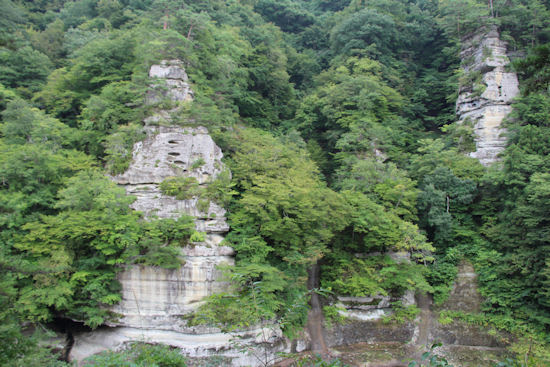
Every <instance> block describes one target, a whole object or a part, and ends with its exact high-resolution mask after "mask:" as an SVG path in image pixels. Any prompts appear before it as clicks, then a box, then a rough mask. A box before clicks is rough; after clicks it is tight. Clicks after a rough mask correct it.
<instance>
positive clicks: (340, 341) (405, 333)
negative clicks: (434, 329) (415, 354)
mask: <svg viewBox="0 0 550 367" xmlns="http://www.w3.org/2000/svg"><path fill="white" fill-rule="evenodd" d="M413 334H414V323H411V322H405V323H403V324H393V323H384V322H382V321H358V320H353V321H352V322H349V323H345V324H342V325H335V326H334V327H333V328H331V329H330V330H328V331H327V333H326V335H325V339H326V341H327V344H328V345H329V346H330V347H334V346H338V345H351V344H356V343H383V342H400V343H407V342H409V341H410V340H411V339H412V337H413Z"/></svg>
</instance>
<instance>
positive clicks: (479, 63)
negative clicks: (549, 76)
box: [456, 28, 519, 166]
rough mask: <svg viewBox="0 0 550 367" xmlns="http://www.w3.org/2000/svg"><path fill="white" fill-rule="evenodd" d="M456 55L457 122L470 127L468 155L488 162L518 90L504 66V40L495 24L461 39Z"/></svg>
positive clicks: (496, 149) (493, 156) (495, 151)
mask: <svg viewBox="0 0 550 367" xmlns="http://www.w3.org/2000/svg"><path fill="white" fill-rule="evenodd" d="M460 57H461V60H462V65H463V75H462V77H461V80H460V90H459V96H458V99H457V101H456V113H457V115H458V119H459V123H466V122H469V123H471V124H472V126H473V128H474V133H475V136H474V138H475V143H476V150H475V152H472V153H471V154H470V156H471V157H474V158H477V159H478V160H479V161H480V162H481V164H483V165H485V166H488V165H490V164H491V163H493V162H495V161H496V160H497V156H498V154H499V153H500V152H501V151H502V150H503V149H504V147H505V145H506V138H505V137H504V136H503V133H504V132H505V130H504V129H503V128H502V127H501V124H502V121H503V119H504V118H505V117H506V116H507V115H508V114H509V113H510V111H511V109H512V108H511V106H510V104H511V102H512V99H513V98H514V97H516V96H517V95H518V93H519V89H518V78H517V76H516V74H515V73H513V72H509V71H507V69H506V67H507V65H508V64H509V63H510V60H509V59H508V56H507V55H506V42H504V41H502V40H501V39H500V38H499V33H498V31H497V29H496V28H493V29H491V30H490V31H489V32H486V33H481V34H477V35H475V36H473V37H471V38H469V39H466V40H464V42H463V47H462V52H461V54H460Z"/></svg>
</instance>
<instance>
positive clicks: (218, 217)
mask: <svg viewBox="0 0 550 367" xmlns="http://www.w3.org/2000/svg"><path fill="white" fill-rule="evenodd" d="M146 130H147V138H146V139H145V140H144V141H141V142H138V143H136V144H135V146H134V150H133V158H132V162H131V164H130V167H129V168H128V170H127V171H126V172H124V173H122V174H120V175H117V176H115V177H113V180H114V181H115V182H117V183H118V184H119V185H123V186H124V187H125V188H126V192H127V193H128V194H129V195H134V196H135V197H136V201H135V202H134V203H133V204H132V208H133V209H135V210H139V211H141V212H143V213H144V215H145V217H146V218H154V217H157V218H178V217H180V216H181V215H182V214H187V215H191V216H193V217H195V218H196V220H195V224H196V229H197V230H198V231H201V232H207V233H224V232H227V231H228V230H229V226H228V225H227V222H226V219H225V214H226V212H225V209H223V208H222V207H220V206H219V205H218V204H216V203H215V202H210V203H209V205H208V208H207V210H206V211H202V210H200V209H199V205H198V202H199V198H198V197H192V198H189V199H187V200H178V199H176V198H175V197H173V196H168V195H164V194H162V192H161V191H160V184H161V183H162V182H163V181H164V180H165V179H167V178H171V177H176V176H184V177H193V178H195V179H196V180H197V183H199V184H200V185H207V184H208V182H211V181H212V180H214V179H215V178H216V177H217V176H218V174H219V173H220V172H222V170H223V169H225V166H224V164H223V163H222V161H221V158H222V157H223V154H222V151H221V149H220V148H219V147H218V146H217V145H216V143H214V141H213V140H212V138H211V137H210V135H208V131H207V130H206V129H205V128H203V127H197V128H189V127H187V128H183V127H164V126H158V127H148V128H147V129H146Z"/></svg>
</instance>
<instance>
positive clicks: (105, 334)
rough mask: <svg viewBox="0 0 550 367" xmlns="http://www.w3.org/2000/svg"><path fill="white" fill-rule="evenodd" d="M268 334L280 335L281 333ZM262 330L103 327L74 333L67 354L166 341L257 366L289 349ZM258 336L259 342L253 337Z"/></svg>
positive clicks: (190, 352)
mask: <svg viewBox="0 0 550 367" xmlns="http://www.w3.org/2000/svg"><path fill="white" fill-rule="evenodd" d="M270 332H271V333H275V334H277V335H278V334H279V333H280V332H273V331H270ZM261 335H264V333H263V330H262V329H253V330H248V331H243V332H236V333H231V334H228V333H221V332H210V333H207V334H200V333H195V334H191V333H187V334H184V333H179V332H174V331H165V330H161V331H159V330H148V329H139V328H131V327H119V328H116V329H114V328H102V329H98V330H96V331H94V332H93V333H76V334H74V346H73V349H72V350H71V353H70V359H71V360H73V361H82V360H83V359H85V358H87V357H89V356H92V355H94V354H97V353H100V352H103V351H106V350H115V351H118V350H123V349H125V348H126V347H127V345H128V344H129V343H131V342H135V341H141V342H145V343H153V344H165V345H169V346H172V347H175V348H179V349H180V350H181V352H182V354H184V355H186V356H189V357H194V358H204V357H210V356H214V355H215V356H224V357H227V358H230V359H231V365H232V366H235V367H238V366H260V365H263V364H262V363H261V362H263V361H264V360H266V361H267V360H272V361H274V360H276V359H280V357H278V356H277V355H276V353H278V352H286V353H288V352H290V348H289V346H288V345H287V344H286V343H285V342H284V341H283V340H282V339H280V338H275V339H274V340H273V341H268V342H264V341H265V339H264V338H262V337H261ZM258 338H260V340H261V341H260V342H258V343H256V342H255V340H256V339H258Z"/></svg>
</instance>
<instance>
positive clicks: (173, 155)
mask: <svg viewBox="0 0 550 367" xmlns="http://www.w3.org/2000/svg"><path fill="white" fill-rule="evenodd" d="M149 75H150V76H151V77H154V78H159V79H166V84H167V85H168V86H173V88H171V89H168V92H167V93H168V95H169V96H170V97H171V98H172V99H173V100H175V101H187V100H190V98H192V92H191V91H190V90H189V89H188V86H189V85H188V84H187V75H186V74H185V71H184V70H183V68H182V66H181V63H180V62H178V61H164V62H162V63H161V64H160V65H153V66H152V67H151V70H150V73H149ZM155 96H156V95H155V94H154V93H152V94H149V95H148V97H147V98H148V101H147V102H148V103H151V102H154V98H156V97H155ZM171 112H173V111H162V110H161V111H156V112H155V115H154V116H153V117H152V118H150V119H146V121H145V122H146V123H148V122H149V123H150V122H151V121H159V120H160V119H164V120H165V121H169V116H170V113H171ZM146 131H147V138H146V139H145V140H144V141H142V142H139V143H137V144H135V146H134V149H133V157H132V162H131V164H130V166H129V168H128V170H127V171H126V172H124V173H123V174H121V175H118V176H115V177H113V180H114V181H115V182H117V183H118V184H119V185H121V186H124V187H125V189H126V192H127V193H128V194H129V195H134V196H135V197H136V201H135V202H134V203H133V204H132V208H133V209H135V210H139V211H141V212H143V213H144V216H145V219H146V220H152V219H154V218H178V217H180V216H181V215H182V214H187V215H191V216H193V217H195V227H196V229H197V230H198V231H201V232H206V239H205V241H204V243H198V244H193V245H190V246H186V247H185V248H183V249H182V259H183V260H184V261H185V265H183V266H182V267H181V268H179V269H176V270H170V269H162V268H156V267H149V266H137V265H136V266H132V267H128V268H126V269H125V270H124V271H122V272H121V273H119V275H118V280H119V281H120V283H121V285H122V301H121V302H119V304H117V305H115V306H114V307H112V308H111V310H112V311H114V312H116V313H117V314H118V315H120V317H119V318H118V319H117V320H115V321H111V322H110V323H109V325H108V326H110V327H107V326H106V327H103V328H101V329H98V330H95V331H93V332H79V333H76V334H75V335H74V340H75V343H74V345H73V347H72V349H71V353H70V360H72V361H76V362H78V363H81V361H82V360H83V359H84V358H86V357H89V356H91V355H93V354H96V353H99V352H102V351H105V350H120V349H124V348H125V347H126V346H127V345H128V344H129V343H131V342H136V341H141V342H149V343H154V344H159V343H160V344H167V345H170V346H173V347H176V348H179V349H181V352H182V354H185V355H187V356H190V357H209V356H213V355H221V356H225V357H228V358H230V359H231V363H232V365H233V366H258V365H261V363H260V361H261V359H265V358H269V359H275V358H276V355H275V353H276V352H278V351H286V352H290V350H289V348H288V346H287V344H286V342H285V339H284V338H282V334H281V331H280V330H278V329H276V330H273V328H267V329H266V328H263V329H262V328H260V329H258V330H249V331H244V332H240V333H236V334H226V333H222V332H220V330H219V329H216V328H212V327H203V326H199V327H193V326H188V325H187V322H186V320H185V319H184V317H183V316H185V315H186V314H188V313H189V312H191V311H193V310H195V309H196V308H197V306H199V305H200V304H201V301H202V300H203V299H204V297H206V296H209V295H212V294H214V293H216V292H219V291H223V290H224V289H226V288H227V287H228V284H227V283H226V282H224V281H223V279H222V274H221V271H220V270H219V269H218V266H219V265H221V264H225V265H229V266H231V265H233V264H234V251H233V249H232V248H230V247H227V246H223V244H222V241H223V234H224V233H225V232H227V231H228V230H229V226H228V224H227V221H226V217H225V216H226V212H225V209H223V208H222V207H220V206H219V205H218V204H216V203H214V202H211V203H210V205H209V208H208V210H206V212H203V211H201V210H199V207H198V205H197V204H198V201H199V200H198V198H197V197H192V198H190V199H188V200H177V199H176V198H175V197H172V196H167V195H163V194H162V193H161V191H160V187H159V186H160V184H161V183H162V182H163V181H164V180H165V179H167V178H169V177H174V176H183V177H194V178H195V179H196V180H197V182H198V184H199V185H201V186H202V187H204V186H207V185H208V183H209V182H210V181H211V180H213V179H215V178H216V177H217V176H218V175H219V174H220V173H221V172H222V171H223V170H224V169H225V167H224V165H223V163H222V162H221V159H222V157H223V154H222V151H221V149H220V148H219V147H218V146H217V145H216V144H215V142H214V141H213V140H212V138H211V137H210V135H209V134H208V131H207V129H206V128H204V127H194V128H191V127H180V126H148V127H147V128H146ZM199 160H200V161H201V162H202V164H201V165H200V166H198V165H197V164H195V168H193V163H195V162H197V161H199ZM266 330H268V331H269V332H267V331H266ZM242 347H244V348H245V349H247V350H249V352H250V353H246V352H244V353H243V352H242ZM257 356H261V359H258V358H257Z"/></svg>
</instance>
